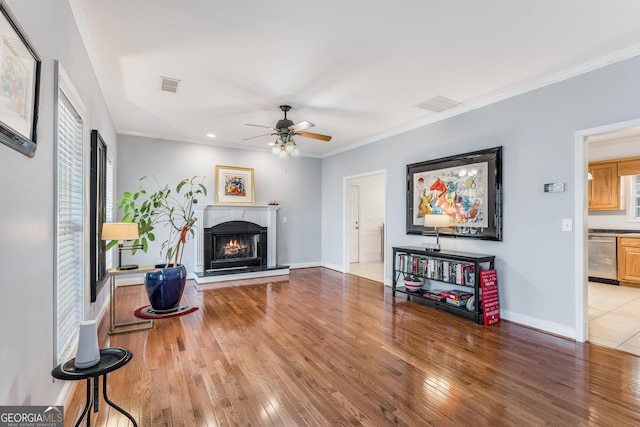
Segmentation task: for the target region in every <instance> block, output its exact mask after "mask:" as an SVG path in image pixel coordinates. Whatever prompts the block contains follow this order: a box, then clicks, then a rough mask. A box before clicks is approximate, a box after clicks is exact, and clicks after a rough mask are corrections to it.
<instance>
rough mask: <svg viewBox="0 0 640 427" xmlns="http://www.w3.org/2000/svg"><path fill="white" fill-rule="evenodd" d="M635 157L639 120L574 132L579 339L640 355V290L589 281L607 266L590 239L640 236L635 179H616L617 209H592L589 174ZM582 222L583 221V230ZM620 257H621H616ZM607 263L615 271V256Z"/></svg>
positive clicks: (639, 147)
mask: <svg viewBox="0 0 640 427" xmlns="http://www.w3.org/2000/svg"><path fill="white" fill-rule="evenodd" d="M636 156H640V119H636V120H631V121H627V122H622V123H614V124H611V125H607V126H602V127H598V128H593V129H586V130H583V131H580V132H577V133H576V159H577V162H576V201H577V203H576V240H575V244H576V251H575V253H576V268H577V270H576V296H577V301H576V302H577V303H576V315H577V317H576V325H577V328H576V329H577V339H578V341H587V340H588V341H590V342H592V343H594V344H598V345H602V346H606V347H611V348H617V349H620V350H623V351H627V352H630V353H634V354H637V355H640V288H635V287H632V286H626V285H627V283H622V285H617V284H616V283H617V280H611V279H610V278H609V275H607V278H609V279H607V278H605V280H601V279H596V280H597V281H596V280H593V281H590V280H589V279H588V277H589V276H596V277H598V276H601V275H602V274H596V273H595V272H596V271H600V270H601V267H602V265H597V263H600V264H602V262H604V261H603V260H602V259H600V258H601V257H599V256H594V255H595V254H594V253H592V252H594V251H596V250H597V248H596V245H595V244H593V242H592V241H591V240H592V239H600V240H603V239H608V240H612V241H614V242H615V241H616V239H618V238H619V236H621V235H624V234H625V233H629V232H637V233H640V222H634V221H633V220H632V218H631V217H632V215H631V213H630V211H629V210H630V209H631V208H632V206H633V203H634V201H633V199H632V197H631V194H630V190H631V188H635V187H634V186H632V185H631V183H632V179H633V178H632V177H631V176H626V175H621V176H618V174H617V173H616V174H615V177H616V180H614V184H616V188H618V186H617V181H618V180H619V182H620V186H619V191H620V194H619V200H620V203H619V206H614V207H604V208H602V209H589V208H588V200H589V191H590V190H591V189H592V182H590V180H589V178H590V177H589V176H588V175H589V174H590V173H591V175H594V174H595V172H594V171H595V170H597V167H598V166H597V165H602V163H597V162H604V164H605V165H606V164H607V163H611V162H609V161H610V160H611V161H615V160H617V159H622V158H628V157H636ZM593 162H596V163H595V165H593V166H591V167H590V166H589V163H593ZM594 168H595V169H594ZM592 172H593V173H592ZM634 178H635V177H634ZM591 192H593V190H591ZM592 202H593V201H592ZM592 208H593V206H592ZM579 222H582V224H581V225H580V226H579V224H578V223H579ZM598 244H600V242H598ZM613 245H615V243H614V244H613ZM615 246H616V249H617V245H615ZM614 253H616V251H614ZM617 256H620V254H619V253H617ZM589 258H591V262H590V261H589ZM594 261H595V262H596V264H595V265H594ZM609 264H612V266H611V267H612V268H613V269H615V268H616V267H617V265H618V260H617V257H616V259H615V260H614V261H610V262H609ZM607 274H608V273H607ZM612 274H613V276H612V277H614V276H617V272H615V271H614V272H613V273H612ZM616 279H617V277H616Z"/></svg>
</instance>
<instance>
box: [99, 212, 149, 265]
mask: <svg viewBox="0 0 640 427" xmlns="http://www.w3.org/2000/svg"><path fill="white" fill-rule="evenodd" d="M137 238H138V224H136V223H135V222H105V223H104V224H102V240H117V241H118V270H135V269H136V268H138V265H137V264H127V265H122V250H123V249H124V250H131V249H134V248H137V249H140V248H142V245H129V246H125V245H124V244H123V243H122V242H123V241H124V240H136V239H137Z"/></svg>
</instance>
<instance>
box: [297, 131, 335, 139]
mask: <svg viewBox="0 0 640 427" xmlns="http://www.w3.org/2000/svg"><path fill="white" fill-rule="evenodd" d="M296 135H300V136H303V137H305V138H311V139H319V140H321V141H331V137H330V136H329V135H322V134H319V133H312V132H296Z"/></svg>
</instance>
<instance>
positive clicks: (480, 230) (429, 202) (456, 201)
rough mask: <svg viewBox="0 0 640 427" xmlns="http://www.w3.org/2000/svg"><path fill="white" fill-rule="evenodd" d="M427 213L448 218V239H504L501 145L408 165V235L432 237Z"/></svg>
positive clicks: (441, 230) (442, 232) (445, 231)
mask: <svg viewBox="0 0 640 427" xmlns="http://www.w3.org/2000/svg"><path fill="white" fill-rule="evenodd" d="M426 215H445V216H446V217H447V219H448V224H449V226H448V227H443V228H440V227H439V228H438V233H439V234H440V235H444V236H447V235H448V236H453V237H470V238H477V239H485V240H498V241H501V240H502V147H494V148H490V149H486V150H482V151H475V152H472V153H465V154H460V155H456V156H450V157H444V158H440V159H435V160H427V161H424V162H420V163H413V164H410V165H407V234H427V233H429V232H431V231H432V230H433V229H432V228H430V227H425V226H424V223H425V216H426Z"/></svg>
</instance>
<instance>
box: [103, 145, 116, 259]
mask: <svg viewBox="0 0 640 427" xmlns="http://www.w3.org/2000/svg"><path fill="white" fill-rule="evenodd" d="M105 199H106V200H105V202H106V210H107V212H106V219H105V220H106V221H107V222H113V162H112V161H111V159H110V158H108V157H107V194H106V195H105ZM113 254H114V248H111V249H109V250H108V251H107V260H106V261H107V270H108V269H110V268H113Z"/></svg>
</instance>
